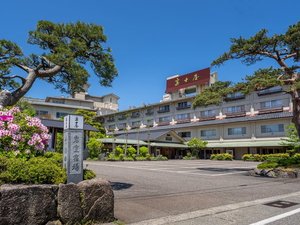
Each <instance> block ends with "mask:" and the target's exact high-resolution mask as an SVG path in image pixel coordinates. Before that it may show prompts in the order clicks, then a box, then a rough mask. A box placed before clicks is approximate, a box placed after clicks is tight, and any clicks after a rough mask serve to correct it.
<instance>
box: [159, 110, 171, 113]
mask: <svg viewBox="0 0 300 225" xmlns="http://www.w3.org/2000/svg"><path fill="white" fill-rule="evenodd" d="M167 112H170V109H159V110H158V111H157V113H167Z"/></svg>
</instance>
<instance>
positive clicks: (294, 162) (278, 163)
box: [257, 153, 300, 169]
mask: <svg viewBox="0 0 300 225" xmlns="http://www.w3.org/2000/svg"><path fill="white" fill-rule="evenodd" d="M274 155H276V156H273V157H272V156H271V155H268V156H269V157H267V158H266V160H265V161H264V162H263V163H261V164H259V165H258V166H257V168H258V169H267V168H277V167H285V168H286V167H300V154H299V153H297V154H294V155H292V156H289V154H288V153H286V154H274ZM287 155H288V156H287ZM280 156H281V157H280Z"/></svg>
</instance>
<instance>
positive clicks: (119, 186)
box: [110, 182, 133, 191]
mask: <svg viewBox="0 0 300 225" xmlns="http://www.w3.org/2000/svg"><path fill="white" fill-rule="evenodd" d="M110 186H111V188H112V189H113V190H114V191H120V190H124V189H128V188H131V187H132V186H133V184H129V183H122V182H110Z"/></svg>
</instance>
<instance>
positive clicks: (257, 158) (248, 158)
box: [242, 153, 290, 162]
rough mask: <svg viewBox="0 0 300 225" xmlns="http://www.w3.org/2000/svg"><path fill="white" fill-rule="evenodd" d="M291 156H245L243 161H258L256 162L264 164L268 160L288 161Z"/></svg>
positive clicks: (280, 154)
mask: <svg viewBox="0 0 300 225" xmlns="http://www.w3.org/2000/svg"><path fill="white" fill-rule="evenodd" d="M289 157H290V155H289V154H288V153H278V154H265V155H260V154H244V155H243V156H242V159H243V160H244V161H256V162H263V161H266V160H277V159H287V158H289Z"/></svg>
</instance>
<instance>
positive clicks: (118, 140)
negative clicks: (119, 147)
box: [100, 138, 148, 145]
mask: <svg viewBox="0 0 300 225" xmlns="http://www.w3.org/2000/svg"><path fill="white" fill-rule="evenodd" d="M100 141H101V142H102V143H105V144H112V143H115V144H126V143H127V144H128V145H148V144H147V143H146V142H144V141H141V140H139V141H138V140H134V139H127V140H126V139H123V138H102V139H100Z"/></svg>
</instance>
